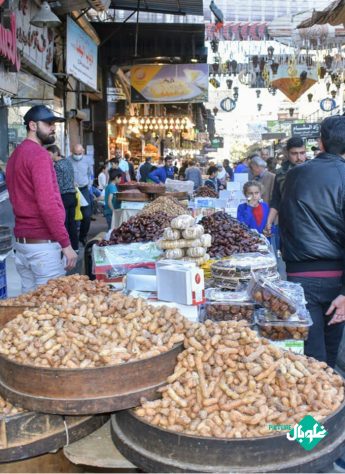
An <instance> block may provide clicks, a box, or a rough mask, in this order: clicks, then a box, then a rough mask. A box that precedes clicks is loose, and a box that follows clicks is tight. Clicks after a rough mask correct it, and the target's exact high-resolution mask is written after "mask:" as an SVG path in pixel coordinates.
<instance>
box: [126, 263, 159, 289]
mask: <svg viewBox="0 0 345 474" xmlns="http://www.w3.org/2000/svg"><path fill="white" fill-rule="evenodd" d="M126 289H127V290H128V291H130V290H136V291H149V292H155V291H157V275H156V270H155V269H150V268H134V269H133V270H130V271H129V272H128V273H127V276H126Z"/></svg>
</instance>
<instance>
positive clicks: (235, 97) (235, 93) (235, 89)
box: [233, 87, 239, 101]
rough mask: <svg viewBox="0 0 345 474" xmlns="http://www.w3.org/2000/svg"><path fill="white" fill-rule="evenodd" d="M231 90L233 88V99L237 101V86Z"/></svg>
mask: <svg viewBox="0 0 345 474" xmlns="http://www.w3.org/2000/svg"><path fill="white" fill-rule="evenodd" d="M233 90H234V95H233V97H234V100H235V101H237V99H238V96H239V94H238V87H234V89H233Z"/></svg>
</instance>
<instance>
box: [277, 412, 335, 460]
mask: <svg viewBox="0 0 345 474" xmlns="http://www.w3.org/2000/svg"><path fill="white" fill-rule="evenodd" d="M327 435H328V433H327V431H326V430H325V427H324V426H322V425H320V423H318V422H317V421H316V420H315V418H313V417H312V416H311V415H307V416H305V417H304V418H303V419H302V420H301V421H300V422H299V423H296V425H295V426H294V427H293V428H292V430H291V431H289V433H287V435H286V437H287V439H288V440H289V441H297V442H298V443H299V444H300V445H301V447H302V448H303V449H305V450H306V451H311V450H312V449H313V448H315V446H316V445H317V444H318V443H319V442H320V441H321V440H322V439H323V438H325V437H326V436H327Z"/></svg>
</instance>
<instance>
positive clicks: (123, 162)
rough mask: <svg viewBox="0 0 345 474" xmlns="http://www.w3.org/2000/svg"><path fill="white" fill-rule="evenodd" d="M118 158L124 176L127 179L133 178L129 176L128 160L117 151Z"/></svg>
mask: <svg viewBox="0 0 345 474" xmlns="http://www.w3.org/2000/svg"><path fill="white" fill-rule="evenodd" d="M115 158H117V159H118V160H119V168H120V170H121V171H122V172H123V174H124V178H125V181H130V180H131V178H130V176H129V164H128V161H127V160H125V158H123V157H122V156H121V154H120V153H118V152H117V154H116V157H115Z"/></svg>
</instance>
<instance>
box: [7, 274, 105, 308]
mask: <svg viewBox="0 0 345 474" xmlns="http://www.w3.org/2000/svg"><path fill="white" fill-rule="evenodd" d="M78 293H87V294H88V293H94V294H96V293H97V294H104V295H108V294H109V293H110V289H109V286H108V285H107V284H106V283H104V282H102V281H91V280H89V278H88V277H87V276H86V275H70V276H67V277H60V278H55V279H54V280H49V281H48V283H47V284H46V285H41V286H39V287H38V288H37V289H36V290H34V291H32V292H30V293H25V294H23V295H20V296H17V297H16V298H8V299H6V300H2V301H1V303H0V305H1V306H28V307H33V306H40V305H41V304H43V303H56V302H58V301H59V299H60V298H65V297H69V296H73V295H76V294H78Z"/></svg>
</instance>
